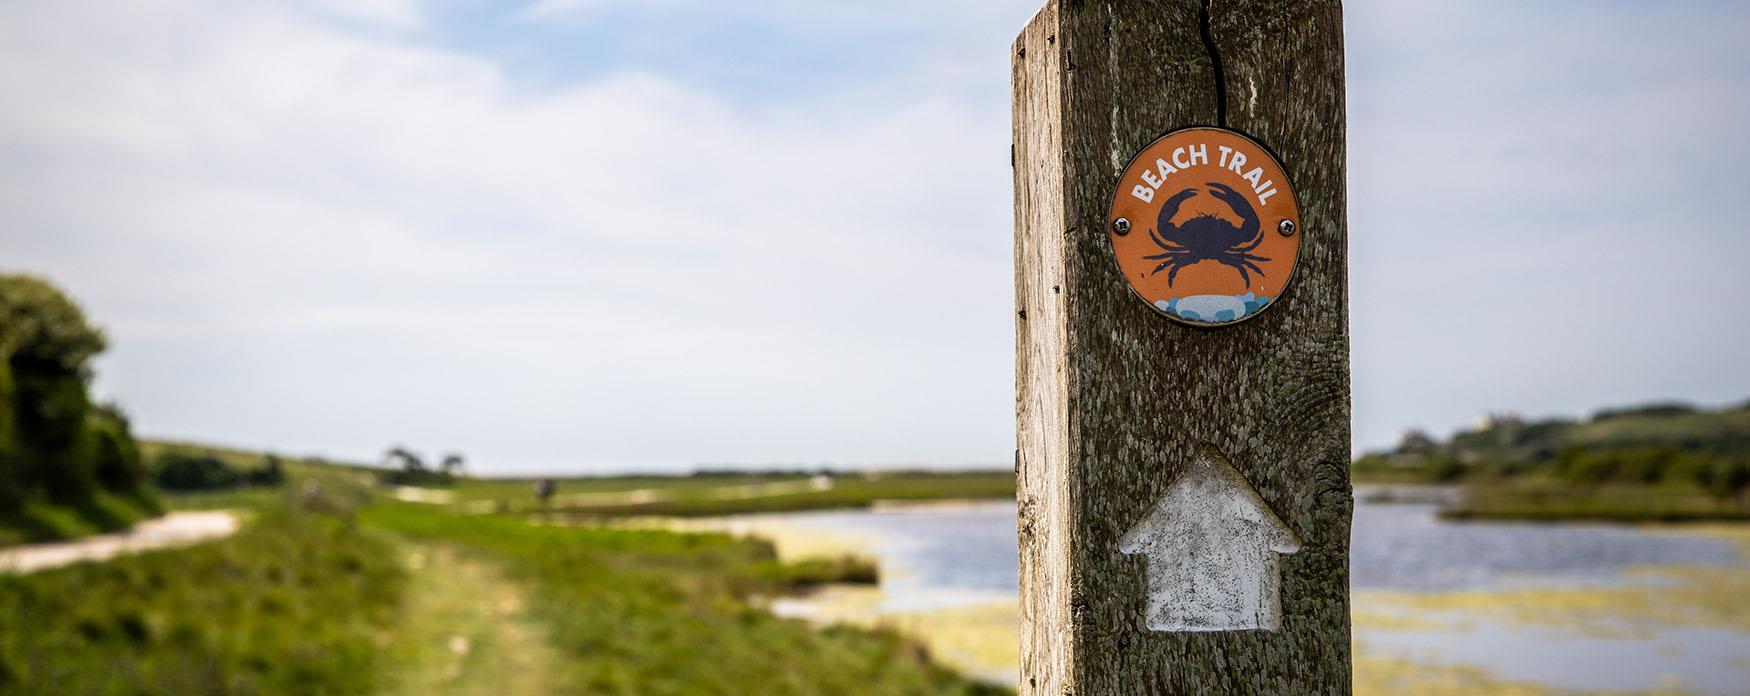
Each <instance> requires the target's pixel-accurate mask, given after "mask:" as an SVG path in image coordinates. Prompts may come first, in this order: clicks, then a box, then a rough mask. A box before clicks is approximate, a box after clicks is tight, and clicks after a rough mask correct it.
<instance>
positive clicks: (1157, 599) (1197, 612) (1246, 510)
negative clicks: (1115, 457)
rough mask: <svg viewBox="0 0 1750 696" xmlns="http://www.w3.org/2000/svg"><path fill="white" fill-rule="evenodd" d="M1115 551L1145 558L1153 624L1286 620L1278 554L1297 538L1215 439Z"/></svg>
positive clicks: (1212, 627)
mask: <svg viewBox="0 0 1750 696" xmlns="http://www.w3.org/2000/svg"><path fill="white" fill-rule="evenodd" d="M1118 550H1119V551H1121V552H1123V553H1124V554H1127V555H1139V556H1143V557H1144V558H1145V559H1146V561H1147V571H1146V572H1147V587H1148V608H1147V610H1146V611H1147V615H1146V623H1147V625H1148V628H1149V630H1152V631H1245V630H1255V629H1262V630H1266V631H1274V630H1276V629H1277V628H1279V627H1280V626H1281V624H1282V598H1281V584H1282V580H1281V571H1280V569H1279V568H1278V559H1277V558H1276V555H1277V554H1291V553H1295V552H1297V551H1299V550H1300V540H1299V538H1298V537H1296V536H1295V534H1294V531H1293V530H1291V529H1289V528H1288V526H1287V525H1286V524H1284V523H1283V522H1282V519H1281V518H1279V517H1277V516H1276V513H1275V512H1273V511H1272V510H1271V509H1270V506H1269V505H1268V504H1266V503H1265V502H1264V500H1263V499H1262V498H1259V497H1258V493H1257V491H1254V490H1253V489H1252V486H1251V484H1250V483H1247V482H1246V479H1245V477H1244V476H1242V475H1241V474H1240V472H1239V471H1238V470H1236V469H1234V467H1233V465H1232V464H1230V463H1229V462H1228V460H1227V458H1226V457H1225V456H1223V455H1222V454H1221V452H1219V451H1217V450H1216V449H1215V448H1214V447H1213V446H1209V445H1205V446H1203V447H1202V448H1200V451H1199V452H1198V456H1197V459H1196V460H1195V461H1193V462H1192V463H1191V465H1190V466H1189V467H1188V468H1186V469H1185V471H1184V472H1183V473H1181V474H1180V475H1179V477H1178V478H1177V479H1175V480H1174V481H1173V483H1172V485H1171V486H1169V487H1168V488H1167V493H1166V496H1165V497H1163V498H1161V500H1160V502H1158V503H1156V504H1155V506H1154V507H1153V508H1151V509H1150V510H1149V512H1148V513H1147V514H1146V515H1144V516H1143V518H1142V521H1140V522H1138V523H1137V524H1136V526H1134V527H1132V528H1131V529H1130V531H1129V532H1126V533H1125V534H1124V536H1123V538H1121V539H1120V540H1119V542H1118Z"/></svg>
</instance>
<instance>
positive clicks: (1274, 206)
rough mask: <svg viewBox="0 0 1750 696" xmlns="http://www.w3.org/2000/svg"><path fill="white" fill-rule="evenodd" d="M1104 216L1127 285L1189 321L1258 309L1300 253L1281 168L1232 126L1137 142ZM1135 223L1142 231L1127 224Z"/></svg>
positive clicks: (1221, 320)
mask: <svg viewBox="0 0 1750 696" xmlns="http://www.w3.org/2000/svg"><path fill="white" fill-rule="evenodd" d="M1110 219H1111V220H1112V234H1111V239H1112V253H1113V255H1114V256H1115V257H1116V259H1117V262H1118V267H1119V269H1120V270H1121V271H1123V273H1124V279H1125V280H1126V281H1128V282H1129V284H1130V288H1131V290H1133V291H1135V292H1136V294H1137V296H1138V297H1141V298H1142V299H1143V301H1145V302H1147V303H1148V304H1149V306H1151V307H1153V308H1154V309H1155V311H1157V312H1160V313H1161V314H1163V315H1165V316H1167V317H1169V318H1171V319H1174V320H1176V321H1179V322H1183V323H1186V324H1191V325H1194V326H1221V325H1224V324H1232V323H1234V322H1238V321H1242V320H1245V319H1248V318H1250V317H1253V316H1256V315H1257V314H1258V313H1259V312H1262V311H1264V309H1265V308H1267V307H1269V306H1270V305H1271V303H1272V302H1274V301H1275V300H1276V299H1277V298H1279V297H1281V296H1282V293H1283V291H1284V290H1286V289H1287V288H1288V283H1289V281H1290V280H1291V279H1293V277H1294V269H1295V262H1296V261H1297V260H1298V259H1299V257H1300V239H1301V235H1299V234H1296V233H1295V231H1296V229H1297V228H1298V226H1299V222H1298V221H1299V219H1300V208H1299V206H1298V205H1297V204H1296V203H1295V198H1294V189H1293V187H1292V186H1291V185H1290V184H1289V182H1288V175H1287V174H1286V173H1284V172H1283V170H1282V165H1281V164H1278V163H1277V162H1276V158H1275V157H1272V156H1271V155H1270V153H1269V152H1267V151H1265V150H1264V148H1263V146H1261V145H1259V144H1257V143H1255V142H1253V141H1252V140H1251V139H1249V138H1247V137H1245V136H1243V135H1240V134H1238V133H1235V132H1233V131H1228V130H1222V129H1218V128H1188V129H1185V130H1181V131H1175V132H1173V133H1168V134H1167V135H1164V136H1162V137H1161V138H1160V139H1158V140H1156V141H1154V142H1153V143H1150V144H1149V146H1148V147H1146V148H1143V150H1142V152H1141V153H1140V154H1138V155H1137V156H1136V158H1135V159H1133V160H1131V162H1130V165H1129V166H1128V167H1126V168H1125V170H1124V175H1123V176H1122V177H1121V178H1120V179H1119V181H1118V190H1117V191H1115V192H1114V193H1113V196H1112V210H1111V213H1110ZM1133 226H1134V227H1137V228H1139V229H1141V230H1142V231H1143V232H1144V233H1143V234H1131V233H1130V230H1131V228H1132V227H1133ZM1269 232H1275V234H1269Z"/></svg>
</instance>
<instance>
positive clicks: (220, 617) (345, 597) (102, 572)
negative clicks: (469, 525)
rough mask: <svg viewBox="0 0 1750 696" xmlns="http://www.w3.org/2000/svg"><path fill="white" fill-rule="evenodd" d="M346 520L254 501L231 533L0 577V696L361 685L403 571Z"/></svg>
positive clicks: (286, 690) (366, 685)
mask: <svg viewBox="0 0 1750 696" xmlns="http://www.w3.org/2000/svg"><path fill="white" fill-rule="evenodd" d="M390 548H391V546H390V542H389V540H388V537H387V536H386V535H383V534H381V533H372V532H367V531H364V530H361V529H359V528H358V527H357V526H356V525H355V524H352V523H351V521H350V520H349V519H348V518H347V517H346V516H344V515H337V514H331V513H321V512H309V511H292V510H288V509H284V508H280V509H270V510H264V511H262V512H261V513H260V519H259V520H258V521H257V522H256V523H254V524H252V525H250V526H249V527H248V528H246V529H245V530H244V531H242V532H240V533H239V534H238V535H237V536H235V537H232V538H230V539H227V540H224V541H220V542H216V543H213V544H208V545H204V546H198V547H194V548H189V549H183V550H175V551H159V552H153V553H147V554H142V555H139V556H132V557H124V558H120V559H116V560H114V561H110V562H107V563H85V564H79V565H74V566H70V567H67V568H63V569H59V570H52V571H46V572H42V573H37V574H33V575H26V576H0V694H20V695H23V694H45V693H66V694H143V693H152V694H200V693H244V694H247V693H274V694H362V693H370V692H371V691H372V690H373V689H374V688H375V687H376V680H375V677H374V675H375V674H376V673H377V669H378V667H379V657H378V648H379V647H380V645H382V644H383V643H384V642H385V640H386V638H387V637H388V636H389V635H390V631H391V630H392V629H393V627H394V626H395V619H396V616H397V610H398V604H399V600H400V596H401V590H402V587H403V586H404V584H405V574H404V573H403V571H402V569H401V568H400V567H399V566H397V565H396V564H394V563H393V561H392V560H390V558H391V557H390V555H389V553H388V552H389V550H390Z"/></svg>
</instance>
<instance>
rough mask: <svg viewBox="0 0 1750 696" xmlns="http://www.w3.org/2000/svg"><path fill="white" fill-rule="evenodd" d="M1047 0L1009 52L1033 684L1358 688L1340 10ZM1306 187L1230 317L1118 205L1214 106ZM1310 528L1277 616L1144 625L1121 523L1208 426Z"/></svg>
mask: <svg viewBox="0 0 1750 696" xmlns="http://www.w3.org/2000/svg"><path fill="white" fill-rule="evenodd" d="M1204 9H1205V8H1204V6H1203V3H1201V2H1198V1H1197V0H1170V1H1162V2H1142V1H1140V0H1106V1H1103V2H1101V1H1095V0H1053V1H1052V2H1050V3H1048V4H1047V5H1046V6H1045V8H1044V9H1043V10H1041V11H1040V13H1039V14H1038V15H1037V16H1035V17H1034V18H1033V20H1032V21H1031V22H1030V23H1029V24H1028V25H1027V27H1026V28H1025V29H1024V30H1023V31H1022V32H1021V35H1020V37H1019V38H1018V39H1017V40H1016V43H1015V48H1014V55H1013V65H1014V72H1013V82H1014V97H1015V101H1014V134H1015V136H1014V137H1015V143H1014V147H1015V151H1014V153H1015V154H1014V157H1015V222H1016V234H1015V264H1016V280H1015V294H1016V304H1017V307H1016V332H1015V335H1016V357H1017V370H1018V372H1017V383H1016V419H1017V446H1018V451H1017V453H1016V468H1017V475H1018V477H1019V485H1020V488H1019V510H1020V515H1019V520H1018V525H1019V533H1020V542H1021V585H1022V597H1021V607H1022V651H1021V653H1022V657H1021V675H1020V685H1021V693H1023V694H1051V695H1052V696H1057V695H1059V694H1080V695H1093V694H1347V693H1349V691H1350V655H1349V649H1350V646H1349V599H1348V544H1349V525H1350V513H1351V505H1352V503H1351V500H1350V488H1349V474H1348V465H1349V338H1348V320H1347V314H1346V312H1347V306H1348V298H1347V276H1346V273H1345V264H1346V249H1347V244H1348V241H1347V227H1346V219H1345V218H1346V210H1347V204H1346V200H1345V186H1346V184H1345V179H1344V177H1345V171H1344V164H1345V150H1344V103H1343V96H1344V92H1343V84H1344V83H1343V49H1342V11H1341V7H1340V3H1339V2H1337V1H1336V0H1303V1H1294V2H1289V1H1277V2H1271V1H1263V0H1248V1H1233V2H1223V1H1221V0H1211V2H1210V3H1209V6H1208V8H1207V11H1208V18H1209V22H1208V29H1209V31H1208V35H1209V37H1210V38H1211V40H1212V43H1213V44H1214V47H1215V54H1216V56H1218V57H1219V60H1220V65H1221V68H1222V70H1221V72H1222V74H1223V76H1224V78H1225V90H1221V91H1218V89H1217V87H1216V79H1215V68H1214V66H1215V61H1214V60H1213V59H1212V56H1211V51H1210V50H1209V47H1208V46H1206V45H1205V42H1204V32H1203V25H1202V23H1201V22H1200V16H1201V14H1202V13H1203V11H1204ZM1223 91H1224V92H1225V95H1226V109H1225V112H1226V119H1227V123H1226V124H1225V125H1226V126H1227V127H1228V128H1232V129H1234V130H1237V131H1240V132H1242V133H1245V134H1247V135H1249V136H1251V137H1252V138H1253V139H1254V140H1257V141H1258V142H1260V143H1262V144H1263V145H1264V146H1265V147H1267V148H1269V149H1271V150H1272V151H1273V152H1274V154H1275V155H1276V157H1277V159H1278V160H1280V161H1281V162H1282V164H1283V166H1284V167H1285V168H1286V169H1287V171H1288V175H1289V177H1290V179H1291V180H1292V181H1293V184H1294V187H1295V190H1296V192H1297V193H1298V196H1299V201H1300V206H1301V210H1302V216H1303V224H1302V227H1303V230H1302V233H1303V234H1305V235H1306V237H1305V239H1304V241H1303V246H1302V251H1301V254H1302V255H1301V259H1300V264H1301V266H1300V269H1299V271H1298V272H1297V275H1296V279H1295V281H1294V283H1293V285H1291V286H1290V288H1289V289H1288V291H1287V292H1286V293H1285V294H1284V295H1283V296H1282V297H1281V298H1280V299H1279V300H1278V301H1277V304H1276V305H1275V306H1273V307H1271V308H1270V309H1268V310H1266V311H1264V312H1263V313H1262V314H1260V315H1259V316H1257V317H1255V318H1253V319H1250V320H1248V321H1246V322H1243V323H1240V324H1238V325H1235V326H1231V327H1227V328H1221V329H1214V330H1210V329H1198V328H1192V327H1187V326H1182V325H1178V324H1175V323H1173V322H1170V321H1167V320H1165V319H1162V318H1160V317H1158V316H1156V315H1155V314H1154V313H1153V311H1152V310H1151V309H1150V308H1149V307H1147V306H1145V305H1144V304H1143V303H1142V302H1140V301H1138V300H1137V299H1136V298H1134V297H1133V296H1131V294H1130V292H1129V290H1128V288H1127V287H1126V285H1125V282H1124V280H1123V278H1121V277H1120V276H1119V273H1118V271H1117V268H1116V266H1115V264H1114V263H1113V260H1112V258H1111V249H1110V244H1109V242H1108V241H1107V236H1106V233H1105V230H1104V225H1105V219H1104V218H1105V211H1106V208H1107V205H1108V203H1109V200H1110V196H1111V194H1112V189H1113V186H1114V185H1115V182H1116V181H1117V178H1118V176H1119V175H1120V173H1121V170H1122V169H1123V167H1124V165H1125V163H1126V162H1127V161H1128V160H1129V158H1130V156H1131V155H1133V154H1135V153H1136V152H1137V151H1138V150H1140V149H1141V148H1142V147H1143V146H1144V145H1146V144H1147V143H1148V142H1149V141H1151V140H1153V139H1154V138H1156V137H1158V136H1159V135H1161V134H1163V133H1165V132H1168V131H1172V130H1177V129H1180V128H1185V127H1188V126H1194V125H1223V124H1220V123H1217V119H1218V113H1219V112H1218V109H1217V95H1218V94H1219V93H1222V92H1223ZM1205 443H1207V444H1210V445H1213V446H1214V447H1216V448H1217V449H1218V450H1220V451H1221V452H1222V453H1224V454H1225V455H1226V456H1227V458H1228V459H1229V460H1230V461H1231V463H1232V464H1233V465H1234V467H1236V468H1237V469H1238V470H1239V471H1240V472H1241V473H1242V474H1243V475H1244V476H1245V477H1246V478H1247V479H1248V480H1249V481H1250V482H1251V484H1252V485H1253V486H1254V487H1255V488H1256V489H1257V492H1258V494H1259V496H1260V497H1262V498H1263V500H1264V501H1265V502H1266V503H1268V504H1269V505H1270V506H1271V508H1272V509H1274V510H1275V511H1276V512H1277V513H1278V514H1279V515H1280V516H1281V517H1282V519H1283V520H1284V521H1285V522H1286V523H1287V525H1288V526H1289V527H1290V528H1291V529H1292V530H1293V531H1294V533H1295V534H1296V535H1298V536H1299V537H1300V539H1301V540H1302V542H1303V544H1304V545H1303V548H1302V550H1301V552H1300V553H1298V554H1295V555H1292V556H1286V557H1283V558H1282V565H1281V567H1282V609H1283V620H1282V628H1281V630H1279V631H1239V632H1216V633H1162V632H1150V631H1148V630H1147V629H1146V627H1145V625H1144V618H1143V617H1144V609H1145V605H1146V601H1147V598H1146V596H1145V595H1146V592H1145V588H1144V583H1145V574H1144V568H1143V561H1142V560H1141V559H1140V558H1137V557H1134V556H1125V555H1123V554H1121V553H1119V552H1118V542H1119V538H1120V536H1121V535H1123V533H1124V532H1125V531H1126V530H1127V529H1129V528H1130V527H1131V526H1132V525H1134V524H1135V523H1136V522H1137V521H1138V520H1139V519H1141V518H1142V516H1144V515H1145V514H1147V512H1148V510H1149V509H1150V506H1151V505H1153V504H1154V503H1155V502H1156V501H1158V500H1159V499H1160V498H1161V496H1162V495H1164V493H1165V491H1166V486H1167V485H1168V484H1169V483H1170V482H1171V481H1172V480H1173V479H1174V478H1175V477H1176V476H1177V475H1178V474H1179V472H1180V471H1181V470H1182V469H1183V468H1184V467H1186V466H1188V465H1189V464H1190V463H1191V462H1192V460H1193V459H1194V457H1195V456H1196V454H1197V452H1198V448H1199V447H1200V446H1201V445H1203V444H1205Z"/></svg>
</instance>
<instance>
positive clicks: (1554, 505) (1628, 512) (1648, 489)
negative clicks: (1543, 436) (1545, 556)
mask: <svg viewBox="0 0 1750 696" xmlns="http://www.w3.org/2000/svg"><path fill="white" fill-rule="evenodd" d="M1440 514H1441V516H1443V517H1446V518H1449V519H1501V520H1531V521H1552V522H1553V521H1582V520H1584V521H1599V522H1731V521H1745V520H1750V506H1746V505H1745V504H1743V503H1742V502H1740V501H1737V500H1734V499H1729V498H1725V499H1722V498H1720V497H1718V496H1714V495H1711V494H1709V493H1708V492H1707V491H1704V490H1700V489H1698V488H1695V487H1694V486H1686V485H1681V484H1606V485H1598V486H1585V487H1580V486H1575V485H1573V484H1571V483H1568V482H1565V481H1559V480H1550V479H1546V478H1538V477H1529V478H1522V479H1515V480H1505V481H1493V482H1485V483H1475V484H1471V485H1468V486H1466V487H1465V492H1464V496H1463V498H1462V499H1461V500H1460V501H1459V502H1457V503H1454V504H1453V505H1450V506H1448V507H1447V508H1445V509H1443V510H1441V512H1440Z"/></svg>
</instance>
